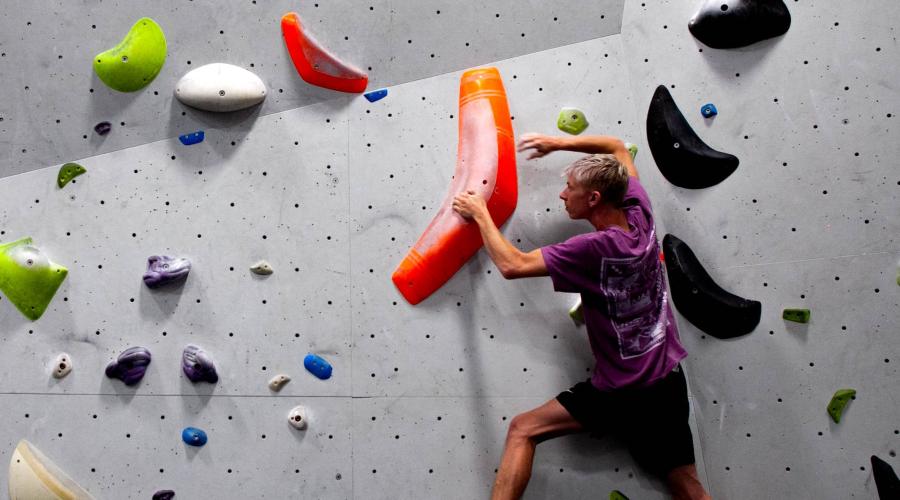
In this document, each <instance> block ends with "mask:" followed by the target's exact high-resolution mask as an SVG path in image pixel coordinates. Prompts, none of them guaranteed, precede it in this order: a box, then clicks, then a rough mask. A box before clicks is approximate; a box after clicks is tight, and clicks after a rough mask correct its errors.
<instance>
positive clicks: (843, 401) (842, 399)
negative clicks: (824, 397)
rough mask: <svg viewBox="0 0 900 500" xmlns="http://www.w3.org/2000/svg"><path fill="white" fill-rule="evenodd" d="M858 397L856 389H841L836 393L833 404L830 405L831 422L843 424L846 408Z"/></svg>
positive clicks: (832, 399) (832, 398)
mask: <svg viewBox="0 0 900 500" xmlns="http://www.w3.org/2000/svg"><path fill="white" fill-rule="evenodd" d="M853 396H856V390H855V389H839V390H838V391H837V392H835V393H834V396H831V402H830V403H828V414H829V415H831V420H834V423H836V424H839V423H841V414H842V413H843V412H844V407H845V406H847V403H849V402H850V400H851V399H852V398H853Z"/></svg>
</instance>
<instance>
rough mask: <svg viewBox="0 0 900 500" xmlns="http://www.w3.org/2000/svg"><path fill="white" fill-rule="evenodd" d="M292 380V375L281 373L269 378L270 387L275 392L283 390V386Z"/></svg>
mask: <svg viewBox="0 0 900 500" xmlns="http://www.w3.org/2000/svg"><path fill="white" fill-rule="evenodd" d="M290 381H291V377H290V376H289V375H285V374H283V373H280V374H278V375H275V376H274V377H272V378H271V379H270V380H269V389H271V390H273V391H275V392H278V391H280V390H281V388H282V387H284V384H286V383H288V382H290Z"/></svg>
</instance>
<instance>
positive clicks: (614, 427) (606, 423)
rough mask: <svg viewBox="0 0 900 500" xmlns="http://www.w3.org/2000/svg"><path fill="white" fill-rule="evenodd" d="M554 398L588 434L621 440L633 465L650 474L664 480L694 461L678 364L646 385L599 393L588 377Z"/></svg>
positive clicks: (685, 395) (686, 400)
mask: <svg viewBox="0 0 900 500" xmlns="http://www.w3.org/2000/svg"><path fill="white" fill-rule="evenodd" d="M556 399H557V401H559V402H560V404H562V405H563V407H565V409H566V410H568V412H569V413H570V414H571V415H572V417H573V418H575V420H577V421H578V423H580V424H581V425H582V426H584V428H585V429H586V430H588V431H590V432H591V433H592V434H593V435H595V436H600V435H605V434H610V435H614V436H617V437H619V438H621V439H622V440H623V441H624V442H625V444H626V445H627V446H628V451H630V452H631V456H632V457H634V459H635V461H636V462H637V463H638V464H639V465H640V466H641V467H644V468H645V469H647V470H648V471H649V472H651V473H653V474H656V475H659V476H665V475H667V474H668V473H669V472H670V471H671V470H672V469H674V468H676V467H679V466H682V465H690V464H693V463H694V440H693V436H692V435H691V428H690V426H689V425H688V415H689V412H690V410H689V407H688V399H687V384H686V383H685V380H684V373H683V371H682V370H681V368H680V365H679V367H678V368H676V369H675V370H673V371H672V372H671V373H669V374H668V375H666V376H665V377H664V378H663V379H662V380H659V381H657V382H655V383H654V384H653V385H651V386H649V387H643V388H624V389H618V390H614V391H608V392H604V391H600V390H598V389H597V388H596V387H594V386H593V384H591V381H590V379H588V381H587V382H579V383H578V384H575V387H572V388H571V389H569V390H568V391H566V392H562V393H560V394H559V396H557V397H556Z"/></svg>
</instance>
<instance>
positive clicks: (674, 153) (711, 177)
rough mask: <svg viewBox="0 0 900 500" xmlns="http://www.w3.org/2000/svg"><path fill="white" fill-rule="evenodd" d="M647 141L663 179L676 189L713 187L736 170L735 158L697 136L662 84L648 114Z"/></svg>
mask: <svg viewBox="0 0 900 500" xmlns="http://www.w3.org/2000/svg"><path fill="white" fill-rule="evenodd" d="M647 142H649V144H650V152H651V153H653V159H654V160H655V161H656V166H657V167H659V171H660V172H661V173H662V174H663V177H665V178H666V179H667V180H668V181H669V182H671V183H672V184H675V185H676V186H679V187H683V188H688V189H700V188H706V187H710V186H714V185H716V184H718V183H720V182H722V181H723V180H725V178H726V177H728V176H729V175H731V173H732V172H734V171H735V170H736V169H737V167H738V163H739V160H738V159H737V157H736V156H734V155H730V154H728V153H722V152H720V151H716V150H715V149H712V148H711V147H709V146H707V145H706V143H704V142H703V141H702V140H701V139H700V138H699V137H697V134H696V133H694V130H693V129H692V128H691V126H690V125H689V124H688V122H687V120H685V118H684V115H682V114H681V111H680V110H679V109H678V106H677V105H676V104H675V101H674V100H673V99H672V95H671V94H669V90H668V89H667V88H666V87H665V86H664V85H660V86H659V87H656V92H654V93H653V99H652V100H651V101H650V109H649V111H647Z"/></svg>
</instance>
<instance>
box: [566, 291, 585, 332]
mask: <svg viewBox="0 0 900 500" xmlns="http://www.w3.org/2000/svg"><path fill="white" fill-rule="evenodd" d="M569 317H570V318H572V321H574V322H575V326H581V325H583V324H584V306H582V305H581V297H578V302H576V303H575V305H574V306H572V308H571V309H569Z"/></svg>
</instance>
